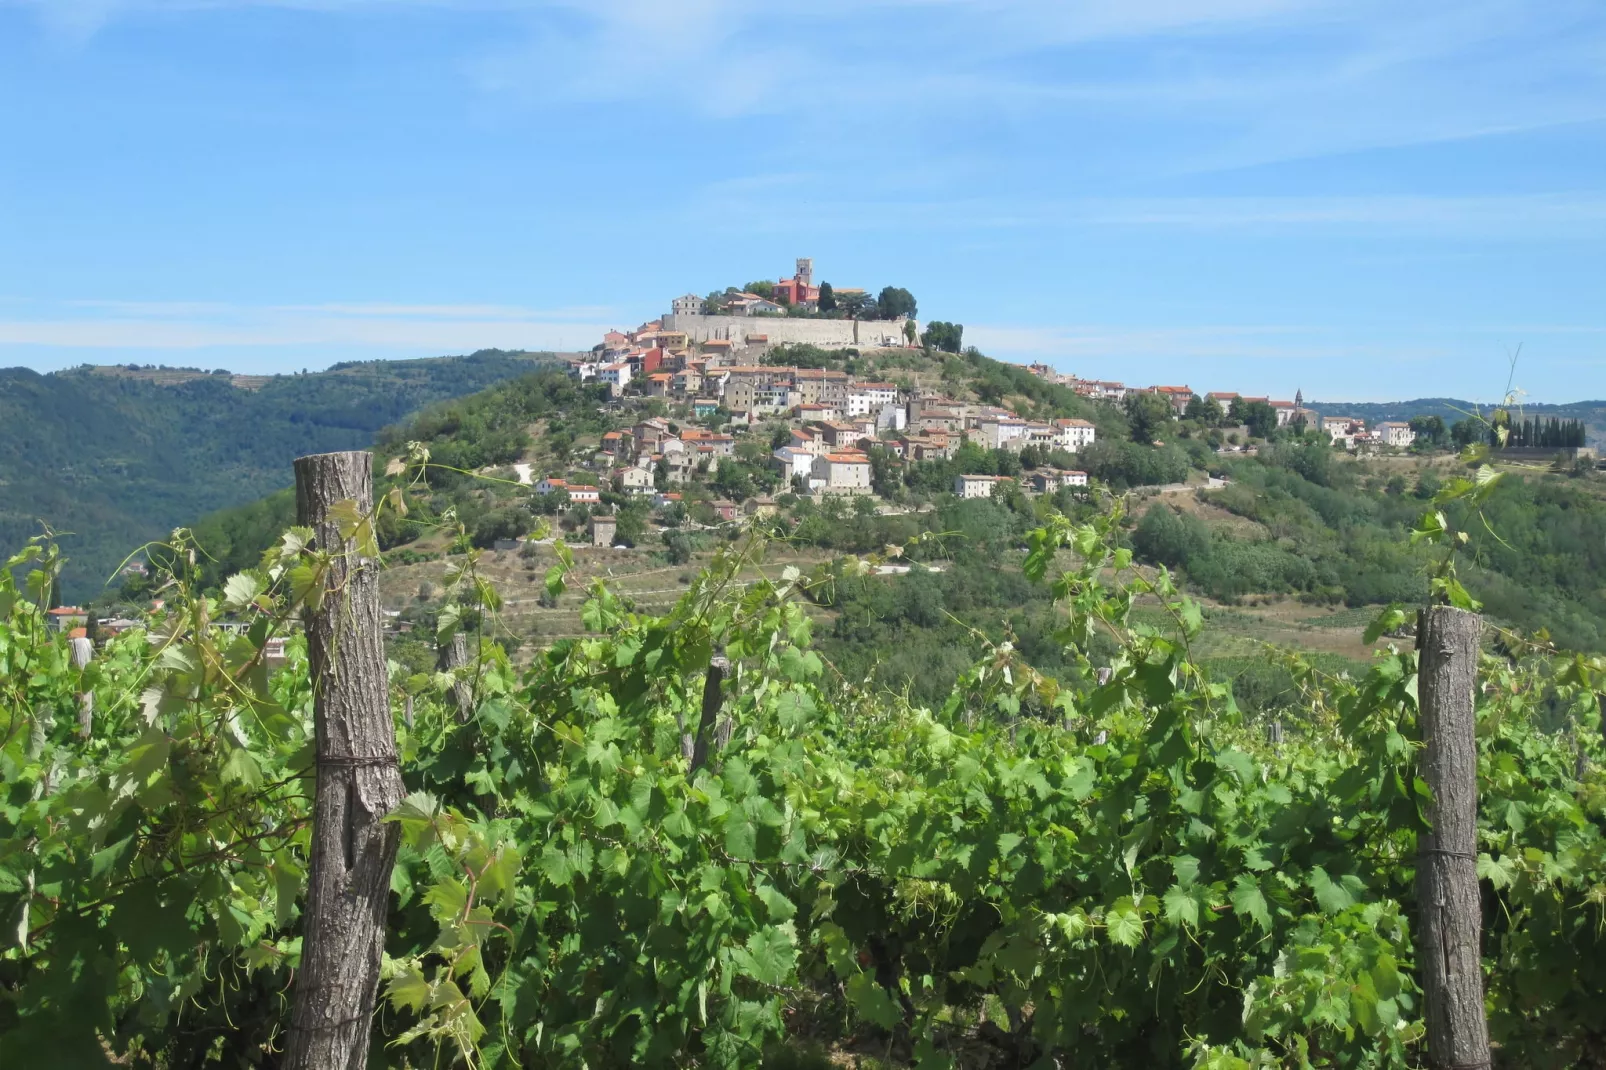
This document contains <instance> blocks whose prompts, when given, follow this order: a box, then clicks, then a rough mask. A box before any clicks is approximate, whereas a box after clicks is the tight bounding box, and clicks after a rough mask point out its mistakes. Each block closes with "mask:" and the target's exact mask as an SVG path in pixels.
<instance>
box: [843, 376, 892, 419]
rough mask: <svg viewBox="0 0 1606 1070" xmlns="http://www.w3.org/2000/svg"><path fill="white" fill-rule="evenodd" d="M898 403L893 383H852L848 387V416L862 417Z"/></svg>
mask: <svg viewBox="0 0 1606 1070" xmlns="http://www.w3.org/2000/svg"><path fill="white" fill-rule="evenodd" d="M897 403H898V387H897V384H895V383H854V384H853V385H852V386H850V387H848V415H849V416H864V415H865V414H867V413H872V412H880V411H881V410H882V409H883V408H885V407H886V406H888V405H896V404H897Z"/></svg>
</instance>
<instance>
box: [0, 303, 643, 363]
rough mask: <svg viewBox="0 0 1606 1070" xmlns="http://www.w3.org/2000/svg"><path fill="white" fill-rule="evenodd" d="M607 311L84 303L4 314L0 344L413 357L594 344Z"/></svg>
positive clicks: (606, 321)
mask: <svg viewBox="0 0 1606 1070" xmlns="http://www.w3.org/2000/svg"><path fill="white" fill-rule="evenodd" d="M610 319H611V317H610V316H609V310H608V309H605V308H585V309H560V310H553V311H543V310H538V309H525V308H519V307H516V306H504V305H407V304H381V303H375V304H321V305H276V306H246V305H229V304H217V303H208V302H138V301H95V300H83V301H73V302H63V303H61V305H60V307H56V308H52V309H49V310H46V311H45V313H44V314H41V315H33V316H19V315H16V314H15V313H13V314H12V315H10V316H4V317H0V346H12V347H18V346H27V347H63V348H79V349H205V348H213V347H240V348H262V347H267V348H275V347H286V346H313V345H323V346H353V347H364V346H367V347H378V348H383V349H385V350H386V351H388V352H394V351H397V350H403V351H407V352H415V353H417V354H418V355H429V354H434V353H445V352H462V351H465V350H469V349H480V348H493V347H494V348H503V349H519V348H524V349H552V348H558V347H559V346H562V347H564V348H567V349H582V348H590V347H591V346H592V345H594V344H595V343H596V342H597V340H598V339H600V338H601V336H602V333H603V332H604V331H606V330H608V329H609V327H610V326H613V325H615V324H614V323H613V322H610Z"/></svg>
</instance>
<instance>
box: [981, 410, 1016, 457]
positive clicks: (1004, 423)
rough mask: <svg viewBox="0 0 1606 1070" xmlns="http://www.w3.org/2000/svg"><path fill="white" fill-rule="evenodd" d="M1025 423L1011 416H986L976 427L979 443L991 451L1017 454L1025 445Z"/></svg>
mask: <svg viewBox="0 0 1606 1070" xmlns="http://www.w3.org/2000/svg"><path fill="white" fill-rule="evenodd" d="M1026 427H1027V424H1026V421H1025V420H1018V419H1016V418H1015V417H1013V416H987V417H983V418H982V420H981V422H980V423H978V424H977V425H976V430H977V431H979V432H980V433H981V441H982V444H983V445H984V446H986V447H987V448H988V449H991V450H1009V451H1011V452H1012V453H1019V452H1020V450H1021V449H1022V448H1023V447H1024V446H1025V445H1026Z"/></svg>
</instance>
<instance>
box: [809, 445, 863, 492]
mask: <svg viewBox="0 0 1606 1070" xmlns="http://www.w3.org/2000/svg"><path fill="white" fill-rule="evenodd" d="M813 477H814V479H816V480H819V481H820V486H819V489H820V490H823V491H824V492H825V493H827V494H869V493H870V458H868V457H866V456H865V455H864V454H862V453H854V452H850V451H846V450H843V451H837V452H832V453H827V454H825V455H824V456H821V457H816V458H814V472H813Z"/></svg>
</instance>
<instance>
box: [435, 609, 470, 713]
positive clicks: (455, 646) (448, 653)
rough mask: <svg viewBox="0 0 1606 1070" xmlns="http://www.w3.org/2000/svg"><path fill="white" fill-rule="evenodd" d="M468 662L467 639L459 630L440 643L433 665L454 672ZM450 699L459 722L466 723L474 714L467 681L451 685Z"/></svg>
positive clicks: (443, 670)
mask: <svg viewBox="0 0 1606 1070" xmlns="http://www.w3.org/2000/svg"><path fill="white" fill-rule="evenodd" d="M467 664H468V640H466V639H465V638H463V633H462V632H461V631H454V632H453V633H452V638H451V641H450V642H448V643H442V644H440V645H439V646H438V647H437V648H436V651H435V667H436V668H437V669H439V670H440V671H441V672H449V673H454V674H455V673H456V672H457V670H458V669H461V668H462V667H463V666H465V665H467ZM452 701H453V702H455V703H456V704H457V720H458V723H459V724H467V723H468V722H469V719H470V718H472V717H473V716H474V694H473V692H472V691H471V690H470V689H469V686H468V681H466V680H461V679H460V680H458V681H457V682H456V683H454V684H453V685H452Z"/></svg>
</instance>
